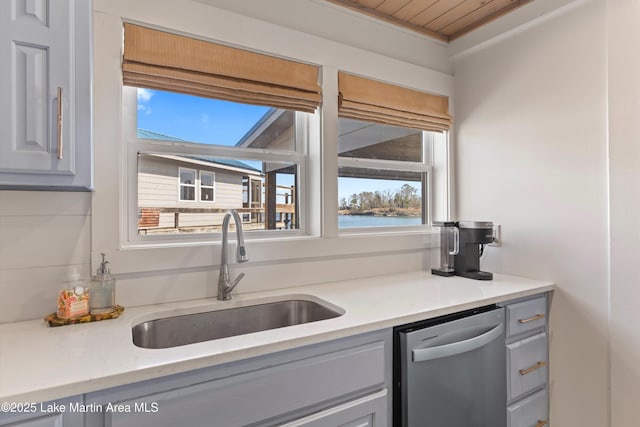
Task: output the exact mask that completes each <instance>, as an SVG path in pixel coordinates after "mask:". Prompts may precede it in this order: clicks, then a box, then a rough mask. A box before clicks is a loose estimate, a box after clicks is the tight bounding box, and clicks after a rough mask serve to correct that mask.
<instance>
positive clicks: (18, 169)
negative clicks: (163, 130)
mask: <svg viewBox="0 0 640 427" xmlns="http://www.w3.org/2000/svg"><path fill="white" fill-rule="evenodd" d="M91 111H92V108H91V0H3V1H0V189H44V190H47V189H51V190H90V189H91V188H92V186H93V178H92V148H91V140H92V133H91V130H92V113H91Z"/></svg>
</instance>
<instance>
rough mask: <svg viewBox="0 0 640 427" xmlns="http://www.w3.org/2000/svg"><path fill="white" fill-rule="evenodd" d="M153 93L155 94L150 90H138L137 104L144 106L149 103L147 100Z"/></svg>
mask: <svg viewBox="0 0 640 427" xmlns="http://www.w3.org/2000/svg"><path fill="white" fill-rule="evenodd" d="M154 93H155V92H154V91H152V90H151V89H141V88H138V104H140V103H142V104H144V103H147V102H149V100H150V99H151V97H152V96H153V95H154Z"/></svg>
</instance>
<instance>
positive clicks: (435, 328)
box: [393, 305, 507, 427]
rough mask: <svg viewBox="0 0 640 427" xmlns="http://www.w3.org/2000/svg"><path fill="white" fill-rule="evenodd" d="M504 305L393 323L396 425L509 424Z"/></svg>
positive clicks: (456, 426)
mask: <svg viewBox="0 0 640 427" xmlns="http://www.w3.org/2000/svg"><path fill="white" fill-rule="evenodd" d="M504 340H505V328H504V308H502V307H496V306H495V305H492V306H486V307H482V308H478V309H474V310H468V311H465V312H461V313H456V314H453V315H448V316H442V317H439V318H436V319H430V320H426V321H423V322H417V323H412V324H409V325H404V326H399V327H396V328H394V391H393V402H394V423H393V424H394V426H396V427H400V426H401V427H505V426H506V408H505V405H506V401H507V391H506V365H505V357H506V356H505V341H504Z"/></svg>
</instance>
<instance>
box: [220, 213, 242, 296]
mask: <svg viewBox="0 0 640 427" xmlns="http://www.w3.org/2000/svg"><path fill="white" fill-rule="evenodd" d="M231 217H233V221H234V222H235V224H236V240H237V241H238V249H237V250H236V260H237V261H238V262H247V261H249V258H248V257H247V251H246V249H245V247H244V234H243V232H242V221H241V220H240V215H238V212H237V211H236V210H235V209H231V210H230V211H229V212H227V213H226V214H224V219H223V220H222V248H221V251H222V255H221V257H220V275H219V276H218V299H219V300H220V301H228V300H230V299H231V291H233V289H234V288H235V287H236V286H237V285H238V283H240V280H242V278H243V277H244V273H240V274H239V275H238V277H236V278H235V280H234V281H233V282H231V279H230V277H229V263H228V261H227V247H228V246H229V237H228V235H229V220H230V219H231Z"/></svg>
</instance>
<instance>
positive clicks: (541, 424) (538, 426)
mask: <svg viewBox="0 0 640 427" xmlns="http://www.w3.org/2000/svg"><path fill="white" fill-rule="evenodd" d="M547 424H548V422H547V420H538V424H536V427H544V426H546V425H547Z"/></svg>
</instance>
